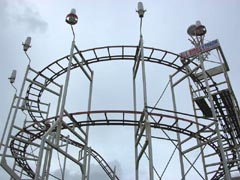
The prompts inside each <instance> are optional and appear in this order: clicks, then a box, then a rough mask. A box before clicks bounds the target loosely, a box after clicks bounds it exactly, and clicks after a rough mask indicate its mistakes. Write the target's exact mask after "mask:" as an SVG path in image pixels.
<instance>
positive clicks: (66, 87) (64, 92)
mask: <svg viewBox="0 0 240 180" xmlns="http://www.w3.org/2000/svg"><path fill="white" fill-rule="evenodd" d="M74 46H75V40H74V39H73V41H72V46H71V50H70V57H69V61H68V68H67V74H66V79H65V83H64V89H63V95H62V103H61V107H60V113H59V114H60V115H59V119H60V121H59V124H58V127H57V133H56V141H55V143H56V145H58V144H59V137H60V133H61V128H62V121H63V113H64V108H65V104H66V99H67V91H68V84H69V79H70V72H71V66H72V59H73V51H74Z"/></svg>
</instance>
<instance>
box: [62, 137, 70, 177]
mask: <svg viewBox="0 0 240 180" xmlns="http://www.w3.org/2000/svg"><path fill="white" fill-rule="evenodd" d="M68 139H69V135H68V136H67V140H68ZM68 145H69V141H67V143H66V149H65V152H66V153H67V152H68ZM66 163H67V157H66V156H64V162H63V173H62V180H64V178H65V170H66Z"/></svg>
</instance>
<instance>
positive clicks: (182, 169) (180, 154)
mask: <svg viewBox="0 0 240 180" xmlns="http://www.w3.org/2000/svg"><path fill="white" fill-rule="evenodd" d="M169 79H170V85H171V92H172V101H173V110H174V112H175V113H174V114H175V117H176V121H177V123H176V126H177V127H178V126H179V124H178V119H177V118H178V117H177V113H176V112H177V105H176V98H175V92H174V86H173V80H172V76H171V75H170V76H169ZM177 141H178V150H179V160H180V166H181V167H180V168H181V175H182V180H185V173H184V162H183V156H182V145H181V137H180V134H179V133H177Z"/></svg>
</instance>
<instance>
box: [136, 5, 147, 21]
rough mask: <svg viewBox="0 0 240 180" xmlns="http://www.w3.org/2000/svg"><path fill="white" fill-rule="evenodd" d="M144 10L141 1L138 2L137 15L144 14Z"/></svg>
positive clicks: (141, 15)
mask: <svg viewBox="0 0 240 180" xmlns="http://www.w3.org/2000/svg"><path fill="white" fill-rule="evenodd" d="M145 11H146V10H144V7H143V3H142V2H138V10H137V12H138V15H139V17H140V18H142V17H143V16H144V13H145Z"/></svg>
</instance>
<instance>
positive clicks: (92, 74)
mask: <svg viewBox="0 0 240 180" xmlns="http://www.w3.org/2000/svg"><path fill="white" fill-rule="evenodd" d="M93 77H94V72H93V71H92V72H91V81H90V86H89V96H88V111H90V110H91V106H92V91H93ZM87 120H88V121H90V119H89V117H87ZM88 134H89V126H87V127H86V136H85V145H84V159H83V174H82V179H83V180H85V179H86V178H87V179H88V178H89V177H88V175H87V156H88V154H87V151H88ZM89 168H90V167H89ZM88 171H90V170H88Z"/></svg>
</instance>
